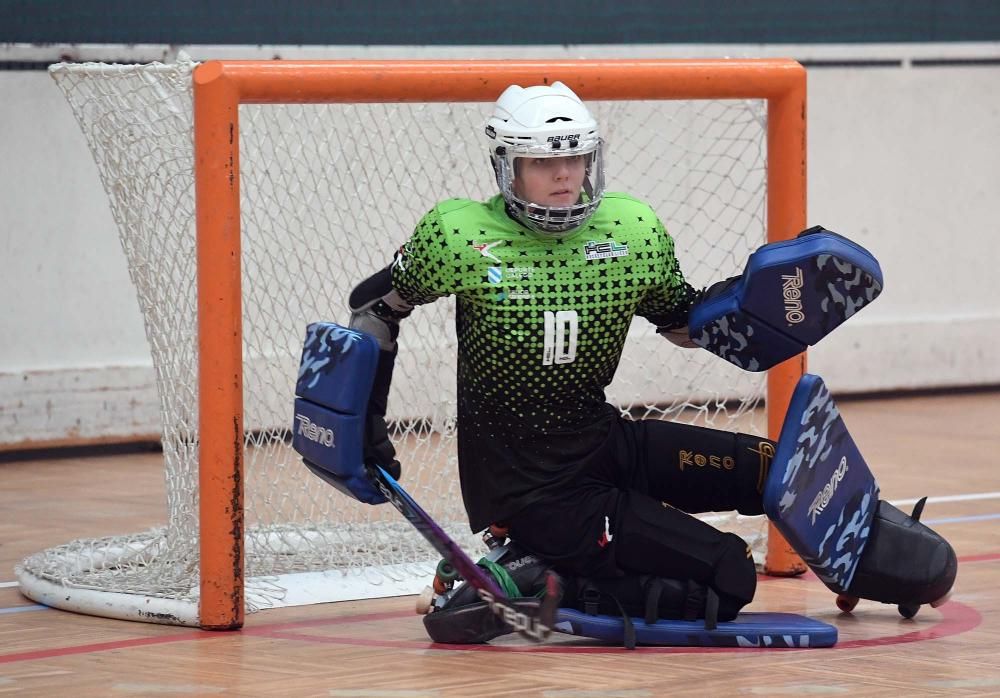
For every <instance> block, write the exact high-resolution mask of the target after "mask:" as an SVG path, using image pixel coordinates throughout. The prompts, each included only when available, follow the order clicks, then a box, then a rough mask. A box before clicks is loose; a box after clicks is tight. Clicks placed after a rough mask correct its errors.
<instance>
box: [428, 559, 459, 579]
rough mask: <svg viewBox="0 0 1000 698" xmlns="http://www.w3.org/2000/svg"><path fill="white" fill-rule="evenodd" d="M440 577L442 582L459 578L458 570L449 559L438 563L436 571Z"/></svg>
mask: <svg viewBox="0 0 1000 698" xmlns="http://www.w3.org/2000/svg"><path fill="white" fill-rule="evenodd" d="M434 574H435V575H436V576H437V578H438V579H440V580H441V581H442V582H445V583H448V582H454V581H455V580H456V579H458V570H457V569H455V566H454V565H452V564H451V563H450V562H448V561H447V560H441V562H439V563H438V566H437V570H436V571H435V573H434Z"/></svg>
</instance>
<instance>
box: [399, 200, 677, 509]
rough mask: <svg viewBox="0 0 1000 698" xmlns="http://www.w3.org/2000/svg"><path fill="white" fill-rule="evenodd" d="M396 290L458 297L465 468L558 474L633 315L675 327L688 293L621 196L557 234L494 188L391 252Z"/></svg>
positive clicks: (664, 249)
mask: <svg viewBox="0 0 1000 698" xmlns="http://www.w3.org/2000/svg"><path fill="white" fill-rule="evenodd" d="M393 285H394V286H395V288H396V289H397V290H398V291H399V293H400V294H401V295H402V296H403V297H404V298H405V299H406V300H408V301H409V302H411V303H413V304H415V305H417V304H421V303H428V302H430V301H432V300H434V299H436V298H439V297H441V296H445V295H451V294H454V295H455V296H456V297H457V301H458V302H457V312H456V328H457V336H458V346H459V356H458V407H459V412H458V419H459V434H460V444H459V453H460V462H461V464H462V470H463V472H464V471H465V470H466V465H467V461H468V460H470V459H473V460H477V461H479V460H482V461H484V462H486V463H488V464H489V466H488V467H490V468H491V469H495V468H497V467H498V465H499V464H497V463H496V461H497V460H498V459H499V460H501V461H505V460H509V459H511V458H516V459H517V461H518V462H517V463H515V464H511V466H510V467H511V468H513V469H515V470H517V471H518V472H522V473H524V472H525V471H531V470H532V469H539V470H540V471H542V472H554V471H556V470H557V469H558V466H559V465H560V464H565V463H566V462H572V461H573V460H575V459H577V458H579V457H580V456H581V455H582V454H585V453H586V452H587V451H588V450H590V449H592V448H593V447H594V446H595V445H596V444H595V442H599V441H600V440H602V439H603V437H604V434H605V430H604V429H600V428H595V424H596V423H597V422H599V421H600V420H601V419H602V418H603V417H604V416H605V415H606V414H607V413H606V408H605V396H604V390H605V388H606V387H607V386H608V384H609V383H610V382H611V380H612V378H613V377H614V373H615V370H616V368H617V366H618V362H619V360H620V358H621V352H622V349H623V347H624V344H625V339H626V336H627V334H628V329H629V326H630V324H631V320H632V317H633V316H634V315H636V314H639V315H642V316H644V317H647V318H648V319H649V320H650V321H651V322H653V323H654V324H656V325H658V326H677V325H681V326H682V325H684V324H685V322H686V316H687V309H688V307H689V306H690V302H691V298H692V297H693V292H692V291H691V287H690V286H689V285H688V284H687V283H686V282H685V281H684V278H683V276H682V274H681V273H680V269H679V266H678V264H677V261H676V259H675V257H674V251H673V241H672V240H671V238H670V237H669V236H668V235H667V234H666V232H665V230H664V228H663V225H662V224H661V223H660V221H659V220H658V219H657V217H656V215H655V214H654V213H653V211H652V210H651V209H650V208H649V207H648V206H647V205H645V204H643V203H642V202H640V201H637V200H636V199H633V198H631V197H628V196H625V195H622V194H610V195H607V196H606V197H605V199H604V201H603V202H602V203H601V205H600V207H599V208H598V210H597V213H596V214H595V215H594V216H593V217H592V218H591V219H590V220H589V221H588V222H587V223H586V224H584V225H583V226H581V227H580V228H579V229H578V230H576V231H574V232H573V233H572V234H571V235H568V236H566V237H561V238H560V237H553V236H545V235H543V234H538V233H534V232H530V231H528V230H526V229H525V228H524V227H522V226H521V225H520V224H519V223H517V222H516V221H514V220H513V219H511V218H510V217H509V216H508V215H507V214H506V212H505V210H504V202H503V199H502V197H499V196H497V197H494V198H493V199H490V200H489V201H487V202H485V203H480V202H473V201H470V200H464V199H452V200H449V201H445V202H442V203H441V204H439V205H438V206H436V207H435V208H434V209H433V210H431V211H430V212H429V213H428V214H426V215H425V216H424V217H423V219H422V220H421V221H420V223H419V224H418V225H417V227H416V230H415V231H414V233H413V236H412V237H411V239H410V240H409V241H408V242H407V243H406V245H405V246H404V247H403V249H402V250H401V252H400V254H399V255H398V257H397V260H396V262H395V265H394V268H393ZM473 452H476V453H479V454H480V455H482V454H484V453H487V452H488V453H489V457H488V458H487V457H482V458H476V457H473V456H472V453H473ZM467 456H468V457H467ZM500 469H501V470H503V468H502V467H501V468H500ZM527 479H528V480H532V481H533V482H535V483H536V484H538V483H539V482H544V480H545V477H544V476H542V477H540V478H538V477H528V478H527ZM463 484H464V481H463ZM464 489H466V490H468V488H467V487H466V488H464ZM467 500H468V495H467ZM470 513H471V512H470Z"/></svg>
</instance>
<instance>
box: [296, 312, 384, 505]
mask: <svg viewBox="0 0 1000 698" xmlns="http://www.w3.org/2000/svg"><path fill="white" fill-rule="evenodd" d="M378 355H379V346H378V342H377V341H376V340H375V338H374V337H372V336H370V335H368V334H365V333H364V332H358V331H356V330H351V329H347V328H345V327H341V326H340V325H337V324H335V323H329V322H317V323H313V324H311V325H309V326H308V327H307V328H306V339H305V344H304V346H303V348H302V361H301V363H300V365H299V376H298V380H297V381H296V384H295V394H296V398H295V421H294V423H293V425H292V448H294V449H295V451H297V452H298V453H299V454H300V455H301V456H302V458H303V460H304V461H305V464H306V466H308V467H309V469H310V470H312V471H313V473H315V474H316V475H318V476H319V477H321V478H322V479H323V480H325V481H326V482H328V483H329V484H331V485H333V486H334V487H336V488H337V489H339V490H341V491H342V492H345V493H346V494H348V495H350V496H352V497H355V498H357V499H360V500H361V501H363V502H367V503H368V504H380V503H382V502H384V501H386V500H385V497H384V496H383V495H382V494H381V493H380V492H378V490H377V489H376V488H375V486H374V485H373V484H372V482H371V479H370V478H369V476H368V472H367V470H366V468H365V465H364V429H365V414H366V411H367V408H368V398H369V395H370V394H371V389H372V383H373V382H374V380H375V370H376V367H377V364H378Z"/></svg>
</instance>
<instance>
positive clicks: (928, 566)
mask: <svg viewBox="0 0 1000 698" xmlns="http://www.w3.org/2000/svg"><path fill="white" fill-rule="evenodd" d="M921 508H922V507H921ZM916 516H917V518H915V517H914V516H908V515H907V514H904V513H903V512H901V511H900V510H899V509H897V508H896V507H894V506H892V505H891V504H889V503H888V502H886V501H880V502H879V503H878V511H877V512H876V514H875V518H874V519H873V520H872V525H871V530H870V532H869V534H868V542H867V543H866V544H865V549H864V552H863V553H862V555H861V559H860V560H859V561H858V569H857V571H856V572H855V573H854V578H853V579H852V580H851V584H850V586H848V588H847V590H846V593H847V594H848V595H849V596H856V597H858V598H862V599H871V600H872V601H881V602H882V603H894V604H904V605H917V604H925V603H930V602H931V601H936V600H938V599H940V598H942V597H943V596H944V595H945V594H947V593H948V592H949V591H950V590H951V587H952V585H953V584H954V583H955V576H956V574H957V573H958V558H956V556H955V551H954V549H952V547H951V545H950V544H949V543H948V541H946V540H945V539H944V538H942V537H941V535H940V534H938V533H936V532H935V531H933V530H931V529H930V528H928V527H927V526H925V525H924V524H922V523H920V522H919V521H918V518H919V510H918V512H917V514H916Z"/></svg>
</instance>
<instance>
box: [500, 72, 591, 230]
mask: <svg viewBox="0 0 1000 698" xmlns="http://www.w3.org/2000/svg"><path fill="white" fill-rule="evenodd" d="M486 139H487V141H488V143H489V150H490V160H491V161H492V163H493V170H494V173H495V174H496V179H497V184H498V185H499V187H500V193H501V194H503V197H504V199H505V200H506V202H507V207H508V209H509V210H510V212H511V213H512V214H513V215H514V216H516V217H517V219H518V220H519V221H520V222H521V223H523V224H524V225H526V226H527V227H529V228H531V229H532V230H536V231H538V232H542V233H547V234H553V235H559V234H561V233H565V232H568V231H571V230H573V229H575V228H578V227H579V226H581V225H582V224H583V223H584V222H585V221H586V220H587V219H588V218H590V216H591V215H593V213H594V211H595V210H597V207H598V205H600V203H601V198H602V197H603V196H604V157H603V141H602V140H601V137H600V133H599V130H598V126H597V121H596V119H594V117H593V116H592V115H591V113H590V111H589V110H588V109H587V107H586V106H584V104H583V102H581V101H580V98H579V97H577V96H576V94H575V93H574V92H573V90H571V89H569V88H568V87H566V85H564V84H563V83H561V82H554V83H552V85H536V86H533V87H521V86H519V85H511V86H510V87H508V88H507V89H506V90H504V92H503V94H502V95H500V98H499V99H498V100H497V102H496V105H495V106H494V108H493V116H491V117H490V119H489V121H487V122H486ZM574 155H582V156H585V158H586V165H587V169H586V176H585V177H584V180H583V187H582V191H581V192H580V198H579V199H578V200H577V202H576V203H575V204H573V205H571V206H545V205H542V204H538V203H536V202H532V201H526V200H524V199H522V198H520V197H519V196H518V195H517V194H516V193H515V192H514V179H515V177H516V173H517V169H516V167H515V160H516V159H517V158H523V157H529V158H553V157H567V156H574Z"/></svg>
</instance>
